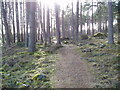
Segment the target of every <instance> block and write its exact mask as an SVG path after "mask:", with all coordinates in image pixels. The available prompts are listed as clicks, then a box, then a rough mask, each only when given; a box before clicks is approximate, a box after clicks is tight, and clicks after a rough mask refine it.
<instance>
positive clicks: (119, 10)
mask: <svg viewBox="0 0 120 90" xmlns="http://www.w3.org/2000/svg"><path fill="white" fill-rule="evenodd" d="M117 22H118V44H120V1H119V2H118V18H117Z"/></svg>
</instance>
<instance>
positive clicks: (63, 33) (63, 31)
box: [62, 10, 65, 38]
mask: <svg viewBox="0 0 120 90" xmlns="http://www.w3.org/2000/svg"><path fill="white" fill-rule="evenodd" d="M62 37H63V38H65V27H64V10H62Z"/></svg>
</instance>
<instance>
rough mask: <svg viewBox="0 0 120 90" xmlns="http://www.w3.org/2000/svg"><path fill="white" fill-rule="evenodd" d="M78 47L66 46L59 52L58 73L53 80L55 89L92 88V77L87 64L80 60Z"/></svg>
mask: <svg viewBox="0 0 120 90" xmlns="http://www.w3.org/2000/svg"><path fill="white" fill-rule="evenodd" d="M75 48H76V46H65V47H63V48H61V49H60V50H59V51H58V54H59V60H58V61H57V62H56V72H55V76H54V77H53V80H54V82H55V84H54V85H55V86H54V87H55V88H92V85H91V83H92V81H93V80H92V76H91V75H90V72H89V71H88V66H87V64H86V63H85V62H84V61H83V60H81V59H80V55H79V54H78V53H77V52H76V50H75Z"/></svg>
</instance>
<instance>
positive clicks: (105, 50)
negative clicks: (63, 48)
mask: <svg viewBox="0 0 120 90" xmlns="http://www.w3.org/2000/svg"><path fill="white" fill-rule="evenodd" d="M78 46H79V47H78V48H77V51H78V52H79V53H80V54H81V56H82V58H81V59H83V60H85V61H87V63H88V65H89V66H90V67H91V68H90V72H91V73H92V74H93V76H95V78H94V79H95V83H94V87H95V88H120V87H119V86H120V78H119V73H120V71H119V69H120V63H119V62H120V55H119V53H120V52H119V51H120V45H118V44H116V43H115V44H111V45H109V44H107V39H105V38H103V39H99V38H97V39H96V38H90V39H89V40H86V41H85V40H84V41H80V43H79V45H78Z"/></svg>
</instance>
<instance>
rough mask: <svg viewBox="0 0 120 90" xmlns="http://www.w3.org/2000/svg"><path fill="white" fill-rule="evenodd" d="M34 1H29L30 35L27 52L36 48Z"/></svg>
mask: <svg viewBox="0 0 120 90" xmlns="http://www.w3.org/2000/svg"><path fill="white" fill-rule="evenodd" d="M35 12H36V2H30V37H29V47H28V49H29V52H34V51H35V50H36V46H35V45H36V37H35V35H36V20H35Z"/></svg>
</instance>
